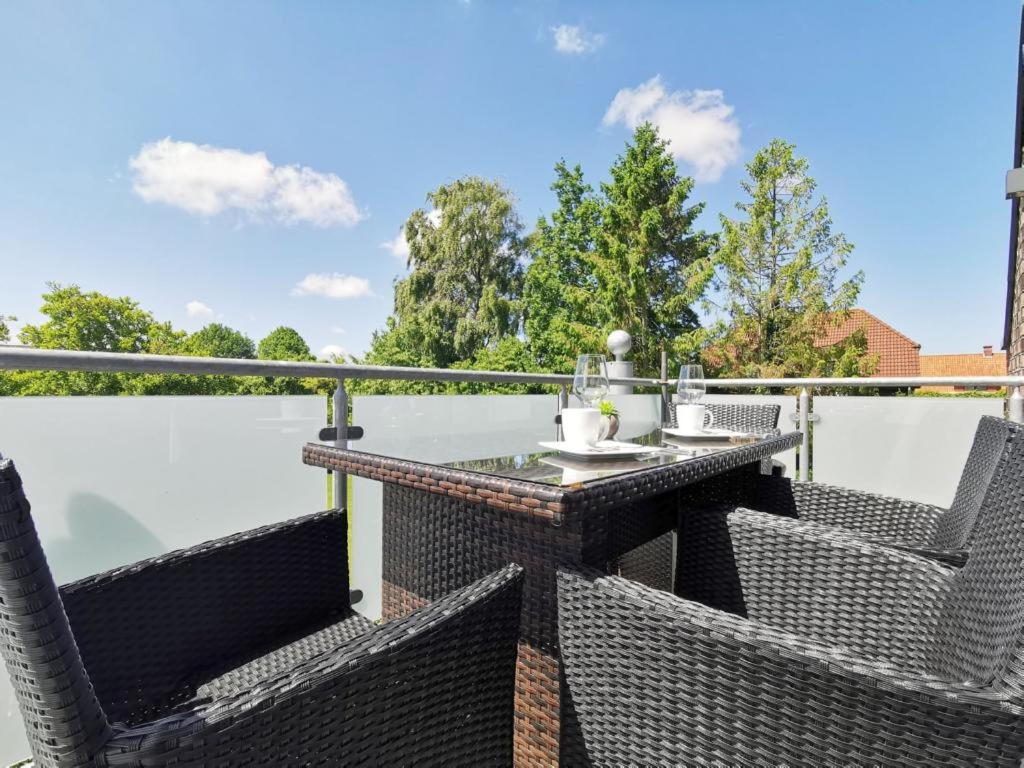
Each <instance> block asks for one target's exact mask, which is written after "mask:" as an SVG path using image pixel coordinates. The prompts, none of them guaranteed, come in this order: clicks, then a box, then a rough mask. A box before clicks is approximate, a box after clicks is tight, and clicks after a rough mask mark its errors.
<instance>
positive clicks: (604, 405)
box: [597, 400, 619, 440]
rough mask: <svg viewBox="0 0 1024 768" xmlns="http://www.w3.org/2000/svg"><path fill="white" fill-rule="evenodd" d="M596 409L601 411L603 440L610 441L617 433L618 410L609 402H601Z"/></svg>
mask: <svg viewBox="0 0 1024 768" xmlns="http://www.w3.org/2000/svg"><path fill="white" fill-rule="evenodd" d="M597 407H598V409H599V410H600V411H601V421H602V422H604V424H603V426H604V429H602V430H601V431H602V432H603V433H604V439H605V440H611V439H612V438H614V437H615V433H616V432H618V431H619V409H618V408H616V407H615V403H613V402H612V401H611V400H602V401H601V402H599V403H598V404H597Z"/></svg>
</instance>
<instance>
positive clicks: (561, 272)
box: [523, 160, 608, 371]
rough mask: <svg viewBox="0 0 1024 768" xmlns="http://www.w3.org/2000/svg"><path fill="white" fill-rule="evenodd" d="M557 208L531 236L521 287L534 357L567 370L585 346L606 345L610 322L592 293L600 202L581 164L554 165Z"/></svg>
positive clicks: (545, 365)
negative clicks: (605, 340) (585, 180)
mask: <svg viewBox="0 0 1024 768" xmlns="http://www.w3.org/2000/svg"><path fill="white" fill-rule="evenodd" d="M551 189H552V191H554V193H555V196H556V198H557V200H558V208H557V209H556V210H555V211H554V213H552V214H551V220H550V221H548V219H547V218H546V217H544V216H542V217H541V218H540V219H539V220H538V221H537V229H536V230H535V231H534V233H533V234H532V235H531V236H530V238H529V247H530V251H531V252H532V254H533V261H531V262H530V265H529V267H527V269H526V277H525V284H524V288H523V305H524V313H525V330H526V338H527V340H528V347H529V350H530V352H531V353H532V356H533V359H534V360H535V361H536V363H537V364H538V365H539V366H540V368H541V369H542V370H546V371H570V370H572V367H573V364H574V361H575V360H576V357H577V356H578V355H579V354H580V353H581V352H583V351H584V350H597V349H600V348H601V347H602V346H603V345H604V339H603V337H602V330H603V328H604V325H605V324H606V323H607V322H608V317H607V316H606V313H604V312H602V307H601V305H600V303H599V302H597V301H595V295H596V294H597V291H598V289H599V286H598V282H597V278H596V276H595V275H594V258H595V254H594V244H595V242H596V240H597V238H598V236H599V228H600V224H601V202H600V200H598V198H597V197H595V195H594V192H593V188H592V187H591V186H590V185H588V184H586V183H585V182H584V181H583V171H582V169H581V168H580V166H579V165H577V166H575V167H573V168H572V169H570V168H569V167H568V166H567V165H566V164H565V161H564V160H563V161H561V162H559V163H558V164H557V165H556V166H555V181H554V183H553V184H552V185H551Z"/></svg>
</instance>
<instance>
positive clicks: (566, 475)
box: [441, 429, 770, 486]
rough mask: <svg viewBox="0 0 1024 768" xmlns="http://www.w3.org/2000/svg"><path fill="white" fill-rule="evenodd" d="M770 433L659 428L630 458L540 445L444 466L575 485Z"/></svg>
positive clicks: (640, 440)
mask: <svg viewBox="0 0 1024 768" xmlns="http://www.w3.org/2000/svg"><path fill="white" fill-rule="evenodd" d="M769 436H770V435H737V436H735V437H723V438H721V439H716V440H711V441H709V440H701V441H699V442H698V441H689V440H687V439H685V438H681V437H675V436H669V435H663V434H662V431H661V430H660V429H656V430H654V431H652V432H648V433H647V434H644V435H641V436H639V437H633V438H631V439H630V440H628V441H623V442H629V443H639V444H640V445H646V446H652V447H656V448H658V450H657V451H656V452H652V453H645V454H641V455H638V456H634V457H627V458H609V457H601V456H595V457H593V458H588V459H579V458H574V457H572V456H569V455H566V454H563V453H559V452H558V451H555V450H548V449H545V448H543V447H541V446H540V445H538V446H537V450H536V451H533V452H526V453H516V454H512V455H510V456H500V457H497V458H488V459H465V460H462V461H452V462H447V463H445V464H442V465H441V466H445V467H451V468H452V469H463V470H466V471H468V472H480V473H482V474H486V475H495V476H497V477H505V478H509V479H513V480H527V481H529V482H533V483H546V484H548V485H555V486H575V485H579V484H580V483H586V482H589V481H591V480H603V479H605V478H609V477H615V476H616V475H624V474H628V473H630V472H639V471H641V470H645V469H651V468H652V467H657V466H663V465H665V464H677V463H679V462H683V461H690V460H692V459H694V458H697V457H700V456H707V455H709V454H712V453H719V452H721V451H726V450H729V449H730V448H736V447H738V446H741V445H749V444H751V443H756V442H759V441H761V440H763V439H764V438H765V437H769Z"/></svg>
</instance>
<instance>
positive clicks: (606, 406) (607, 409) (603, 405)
mask: <svg viewBox="0 0 1024 768" xmlns="http://www.w3.org/2000/svg"><path fill="white" fill-rule="evenodd" d="M597 409H598V410H599V411H601V415H602V416H618V415H619V409H618V408H616V407H615V403H613V402H612V401H611V400H601V401H600V402H599V403H598V404H597Z"/></svg>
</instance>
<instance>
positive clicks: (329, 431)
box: [320, 427, 363, 441]
mask: <svg viewBox="0 0 1024 768" xmlns="http://www.w3.org/2000/svg"><path fill="white" fill-rule="evenodd" d="M362 436H363V428H362V427H349V428H348V429H347V430H346V432H345V439H346V440H359V439H360V438H361V437H362ZM320 439H321V440H325V441H334V440H337V439H338V428H337V427H324V428H323V429H321V430H320Z"/></svg>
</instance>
